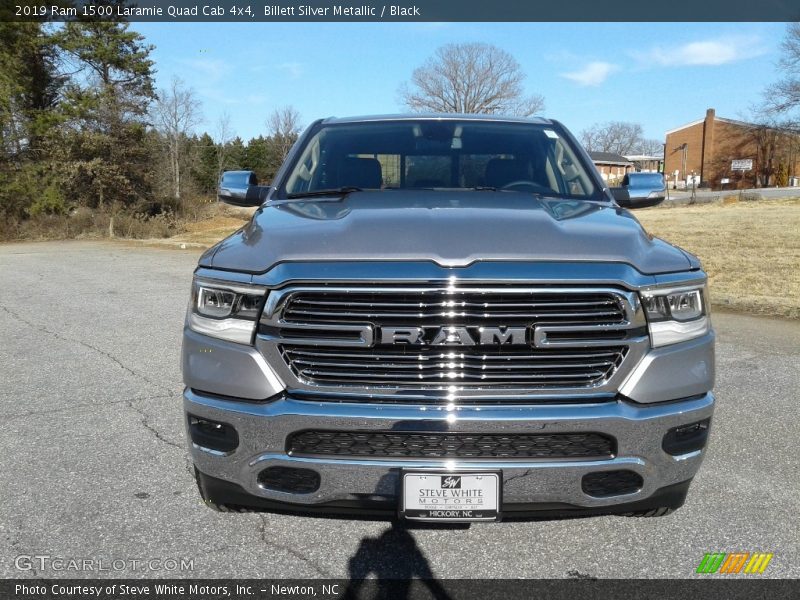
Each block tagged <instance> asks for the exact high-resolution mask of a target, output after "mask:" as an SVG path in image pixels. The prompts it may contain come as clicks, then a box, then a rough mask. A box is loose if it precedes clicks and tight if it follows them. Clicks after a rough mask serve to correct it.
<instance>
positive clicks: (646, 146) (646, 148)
mask: <svg viewBox="0 0 800 600" xmlns="http://www.w3.org/2000/svg"><path fill="white" fill-rule="evenodd" d="M636 154H644V155H645V156H663V155H664V142H662V141H661V140H653V139H644V140H642V141H641V142H640V143H639V147H638V149H637V150H636Z"/></svg>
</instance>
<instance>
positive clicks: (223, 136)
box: [214, 113, 233, 187]
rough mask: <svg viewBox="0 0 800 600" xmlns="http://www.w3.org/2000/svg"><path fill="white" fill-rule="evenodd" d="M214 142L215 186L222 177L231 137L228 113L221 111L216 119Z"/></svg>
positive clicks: (231, 131)
mask: <svg viewBox="0 0 800 600" xmlns="http://www.w3.org/2000/svg"><path fill="white" fill-rule="evenodd" d="M214 138H215V139H214V142H215V143H216V145H217V180H216V181H215V182H214V186H215V187H216V185H217V183H218V182H219V180H220V177H222V172H223V171H224V170H225V166H226V163H227V160H228V156H227V154H228V144H230V143H231V140H232V139H233V130H232V129H231V117H230V115H229V114H228V113H223V114H222V115H220V117H219V119H217V130H216V131H215V132H214Z"/></svg>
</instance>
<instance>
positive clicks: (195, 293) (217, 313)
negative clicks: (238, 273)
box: [186, 279, 266, 344]
mask: <svg viewBox="0 0 800 600" xmlns="http://www.w3.org/2000/svg"><path fill="white" fill-rule="evenodd" d="M265 295H266V290H265V289H263V288H258V287H251V286H245V285H238V284H227V283H224V282H221V281H213V280H207V279H195V280H194V282H193V283H192V300H191V302H190V303H189V311H188V313H187V316H186V320H187V323H188V324H189V329H191V330H192V331H196V332H197V333H202V334H203V335H209V336H211V337H215V338H219V339H222V340H228V341H229V342H236V343H239V344H249V343H250V342H251V341H252V339H253V334H254V333H255V330H256V319H257V318H258V314H259V312H260V310H261V307H262V306H263V303H264V297H265Z"/></svg>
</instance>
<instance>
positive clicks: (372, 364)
mask: <svg viewBox="0 0 800 600" xmlns="http://www.w3.org/2000/svg"><path fill="white" fill-rule="evenodd" d="M625 350H626V348H625V347H624V346H616V347H609V348H601V349H595V348H592V349H585V350H566V349H559V350H555V349H552V350H551V349H547V350H535V349H530V350H528V349H526V350H521V351H512V350H505V351H487V350H485V349H481V348H477V349H471V350H464V349H461V348H460V349H458V350H457V351H456V350H449V349H448V350H444V351H442V349H441V348H432V347H425V348H415V349H410V348H409V349H406V351H405V352H402V351H398V350H397V349H395V348H393V347H391V346H389V347H386V346H377V347H374V348H366V349H348V350H347V351H343V350H331V349H323V348H311V347H307V346H297V347H293V346H282V347H281V352H282V354H283V356H284V359H285V360H286V362H287V363H288V364H289V365H290V367H291V369H292V371H293V372H294V374H295V375H296V376H297V377H298V378H300V379H302V380H305V381H310V382H314V383H317V384H324V385H341V384H360V385H368V386H369V385H374V386H392V387H393V386H413V385H420V386H423V387H430V386H434V387H439V386H442V385H452V384H458V385H466V386H477V387H506V388H508V387H523V388H531V387H534V388H535V387H582V386H589V385H593V384H595V383H597V382H599V381H603V380H605V379H607V378H608V377H609V376H610V375H611V373H612V372H613V371H614V370H615V369H616V368H617V367H618V366H619V365H620V363H621V362H622V359H623V358H624V357H625Z"/></svg>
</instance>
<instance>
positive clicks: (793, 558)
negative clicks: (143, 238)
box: [0, 242, 800, 578]
mask: <svg viewBox="0 0 800 600" xmlns="http://www.w3.org/2000/svg"><path fill="white" fill-rule="evenodd" d="M196 259H197V252H196V251H195V252H190V251H179V250H163V249H151V248H144V247H136V246H132V245H125V244H111V243H102V242H57V243H56V242H50V243H30V244H8V245H2V246H0V282H2V285H0V341H2V344H0V403H2V411H1V412H0V415H1V416H0V419H2V427H0V576H2V577H7V578H9V577H28V576H30V577H33V576H45V577H95V576H98V575H100V576H104V577H175V576H186V577H203V578H210V577H257V578H267V577H347V576H348V575H353V574H359V575H367V574H371V575H374V576H377V577H403V576H413V575H425V574H433V575H435V576H439V577H487V578H489V577H510V578H516V577H619V578H628V577H674V578H684V577H693V576H696V575H695V569H696V567H697V565H698V564H699V562H700V560H701V559H702V557H703V555H704V554H705V553H707V552H733V551H751V552H752V551H764V552H772V553H773V554H774V558H773V559H772V562H771V563H770V565H769V567H768V569H767V571H766V573H765V575H764V576H769V577H800V552H798V548H799V546H800V541H799V540H800V525H798V523H800V519H799V518H798V515H800V451H798V440H800V424H799V422H800V420H799V419H798V414H799V413H800V384H798V379H799V377H800V322H797V321H785V320H778V319H768V318H756V317H750V316H744V315H740V314H733V313H721V312H716V313H715V314H714V315H713V320H714V323H715V326H716V328H717V332H718V335H719V337H718V346H717V358H718V371H717V387H716V393H717V396H718V406H717V412H716V415H715V418H714V424H713V433H712V440H711V446H710V449H709V451H708V455H707V457H706V460H705V463H704V464H703V466H702V468H701V470H700V473H699V474H698V476H697V477H696V479H695V481H694V484H693V487H692V489H691V490H690V494H689V498H688V500H687V503H686V505H685V506H684V507H683V508H682V509H681V510H679V511H677V512H676V513H674V514H673V515H670V516H667V517H662V518H656V519H635V518H625V517H593V518H584V519H570V520H549V521H529V522H501V523H494V524H473V525H471V526H469V527H429V528H422V527H417V528H402V527H393V526H392V524H390V523H387V522H382V521H367V520H348V519H326V518H312V517H298V516H285V515H276V514H222V513H215V512H213V511H211V510H210V509H208V508H206V507H205V506H204V505H203V504H202V502H201V501H200V498H199V496H198V494H197V491H196V489H195V484H194V480H193V477H192V475H191V469H190V467H191V465H190V462H189V459H188V453H187V450H186V446H185V438H184V430H183V421H182V418H183V415H182V412H181V396H180V394H181V388H182V383H181V374H180V364H179V356H180V337H181V328H182V323H183V315H184V311H185V308H186V304H187V300H188V294H189V284H190V280H191V273H192V269H193V267H194V264H195V261H196ZM765 276H768V272H765ZM35 555H39V556H47V557H49V558H45V559H36V558H28V557H33V556H35ZM20 557H21V558H20ZM58 559H61V562H56V561H58ZM70 560H80V561H87V562H82V563H80V564H78V563H71V562H69V561H70ZM173 560H174V561H176V562H172V561H173ZM181 560H183V561H184V570H183V571H181V570H180V561H181ZM80 565H83V566H80ZM86 565H91V566H92V568H93V569H94V570H74V569H73V568H72V567H73V566H79V567H80V568H84V567H85V566H86ZM189 567H191V569H189ZM706 577H707V576H706Z"/></svg>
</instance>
